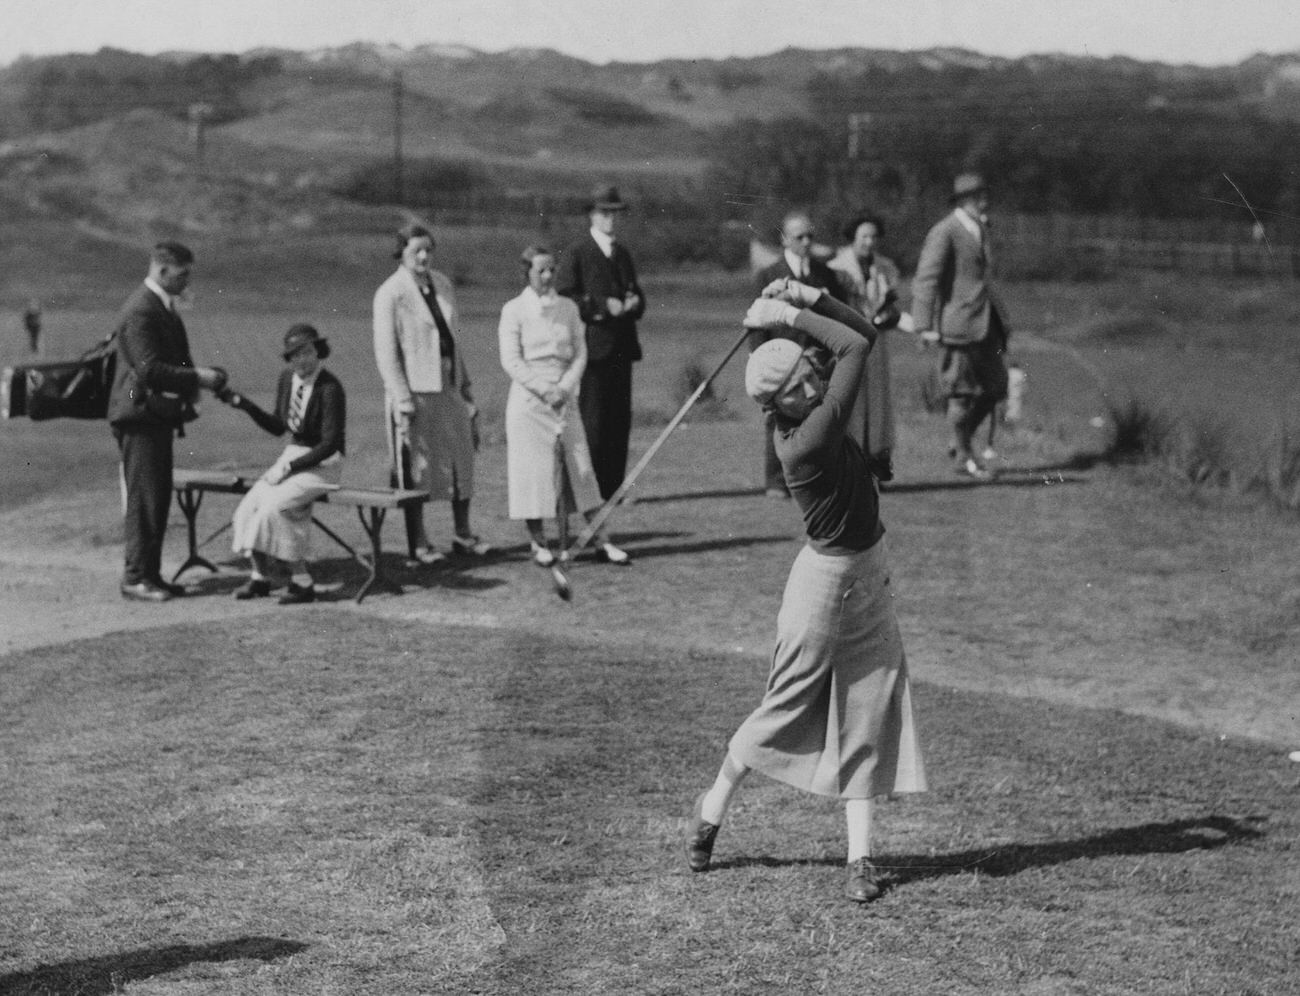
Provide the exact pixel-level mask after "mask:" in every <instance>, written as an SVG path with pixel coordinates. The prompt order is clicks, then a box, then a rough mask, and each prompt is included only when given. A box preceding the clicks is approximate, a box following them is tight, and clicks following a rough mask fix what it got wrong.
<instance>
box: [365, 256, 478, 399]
mask: <svg viewBox="0 0 1300 996" xmlns="http://www.w3.org/2000/svg"><path fill="white" fill-rule="evenodd" d="M430 277H431V279H432V281H433V292H434V296H435V297H436V298H437V299H438V307H439V308H441V309H442V314H443V317H444V318H446V319H447V327H448V328H449V329H451V332H452V336H453V338H454V337H455V335H456V325H457V320H458V318H459V316H458V314H457V312H456V292H455V291H454V290H453V289H452V286H451V281H450V280H449V279H448V278H447V277H446V276H445V275H444V274H441V273H439V272H438V271H437V270H433V271H431V272H430ZM373 318H374V323H373V324H374V334H375V364H376V365H377V366H378V367H379V376H380V377H381V378H382V379H383V381H384V395H385V397H386V399H387V401H388V404H389V407H390V409H391V408H392V407H393V406H394V405H396V404H397V403H399V402H404V401H410V400H411V395H412V393H419V394H427V393H434V394H436V393H438V392H440V391H442V389H443V387H444V385H443V382H442V345H441V341H440V340H439V337H438V326H437V324H436V323H435V322H434V320H433V315H431V314H430V313H429V306H428V305H427V304H425V303H424V297H423V295H422V294H421V293H420V286H419V284H418V283H416V280H415V275H414V274H413V273H412V272H411V271H410V270H408V269H407V268H406V267H404V266H399V267H398V268H397V272H396V273H394V274H393V275H392V276H391V277H389V278H388V279H387V280H385V281H384V282H383V283H382V284H380V285H379V289H378V290H377V291H375V300H374V309H373ZM455 362H456V367H455V380H456V387H457V389H458V390H459V391H460V394H461V396H462V397H463V398H464V399H465V400H466V401H467V402H469V403H471V404H472V403H473V398H472V397H471V395H470V393H469V390H470V383H469V372H468V370H467V369H466V367H465V361H464V358H463V357H462V356H461V350H460V349H457V350H456V357H455Z"/></svg>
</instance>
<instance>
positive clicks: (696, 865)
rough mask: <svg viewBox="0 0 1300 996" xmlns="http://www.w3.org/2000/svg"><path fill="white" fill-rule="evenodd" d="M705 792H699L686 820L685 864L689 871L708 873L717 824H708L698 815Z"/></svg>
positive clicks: (716, 834)
mask: <svg viewBox="0 0 1300 996" xmlns="http://www.w3.org/2000/svg"><path fill="white" fill-rule="evenodd" d="M707 794H708V793H707V792H701V793H700V797H699V798H698V799H696V800H695V805H694V806H693V807H692V808H691V815H690V816H688V817H687V818H686V863H687V864H688V865H690V866H691V871H694V872H702V871H708V868H709V862H710V861H711V860H712V859H713V842H714V841H715V840H716V839H717V837H718V824H716V823H710V822H708V820H706V819H704V817H702V816H701V815H700V808H701V807H702V806H703V804H704V797H705V796H706V795H707Z"/></svg>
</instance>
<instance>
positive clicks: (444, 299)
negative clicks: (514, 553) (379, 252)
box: [373, 224, 492, 565]
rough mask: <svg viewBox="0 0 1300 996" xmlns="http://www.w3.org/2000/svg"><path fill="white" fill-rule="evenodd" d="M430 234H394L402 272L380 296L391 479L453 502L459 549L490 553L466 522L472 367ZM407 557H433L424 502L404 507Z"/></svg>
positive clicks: (474, 411) (377, 330)
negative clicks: (457, 333)
mask: <svg viewBox="0 0 1300 996" xmlns="http://www.w3.org/2000/svg"><path fill="white" fill-rule="evenodd" d="M433 250H434V241H433V234H432V233H431V232H430V231H429V230H428V229H427V228H425V227H424V226H423V225H417V224H410V225H406V226H404V227H403V228H402V229H400V230H399V231H398V233H397V247H396V249H395V250H394V252H393V256H394V257H395V258H396V259H397V260H399V265H398V267H397V270H396V272H394V273H393V275H392V276H391V277H389V278H388V279H387V280H385V281H384V282H383V283H382V284H381V285H380V286H379V289H378V290H377V291H375V299H374V315H373V317H374V340H375V362H376V364H377V365H378V367H379V376H380V377H381V378H382V379H383V381H384V411H385V419H386V421H387V433H386V435H387V437H388V443H389V455H390V457H391V459H392V467H393V470H392V485H393V487H404V488H414V489H416V490H419V491H427V492H429V495H430V496H431V497H432V498H435V499H441V498H445V499H447V500H449V501H450V502H451V512H452V520H453V528H454V530H455V535H454V536H453V537H452V541H451V546H452V550H453V551H454V552H455V553H458V554H461V555H463V556H468V557H484V556H487V554H489V553H490V552H491V551H492V547H490V546H489V545H488V544H487V543H485V542H483V541H482V540H481V539H479V537H478V536H476V535H475V534H474V530H473V529H472V528H471V526H470V516H469V504H470V499H471V498H472V497H473V496H474V455H475V453H476V452H477V450H478V446H479V432H478V408H477V407H475V405H474V395H473V392H472V391H471V389H470V379H469V370H468V369H467V368H466V366H465V358H464V356H463V355H462V351H461V350H460V349H459V348H458V347H457V344H456V337H455V334H454V331H455V329H456V328H457V326H458V323H459V315H458V313H457V311H456V293H455V291H454V290H453V289H452V285H451V280H449V279H448V278H447V276H446V275H445V274H442V273H439V272H438V271H437V270H435V269H433V267H432V266H431V265H430V263H431V261H432V259H433ZM405 516H406V542H407V549H408V552H409V554H410V557H411V560H412V562H414V563H418V564H425V565H428V564H437V563H441V562H443V561H445V560H446V559H447V558H446V555H445V554H443V553H442V552H441V551H438V550H435V549H434V548H433V546H432V545H431V544H430V542H429V534H428V532H427V531H426V530H425V526H424V511H423V508H422V507H420V506H412V507H408V508H406V509H405Z"/></svg>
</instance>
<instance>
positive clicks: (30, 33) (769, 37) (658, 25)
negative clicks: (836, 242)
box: [0, 0, 1300, 65]
mask: <svg viewBox="0 0 1300 996" xmlns="http://www.w3.org/2000/svg"><path fill="white" fill-rule="evenodd" d="M0 14H3V27H2V28H0V63H8V62H11V61H12V60H13V59H15V58H17V57H18V56H20V55H23V54H27V55H45V54H50V53H58V52H93V51H95V50H96V49H99V48H101V47H103V46H105V45H109V46H113V47H115V48H125V49H129V50H131V51H135V52H149V53H153V52H160V51H166V50H187V51H204V52H213V51H215V52H245V51H248V50H249V49H252V48H257V47H261V46H275V47H280V48H290V49H311V48H318V47H323V46H332V45H341V44H346V43H347V42H352V41H373V42H391V43H396V44H399V45H402V46H406V47H409V46H412V45H417V44H423V43H450V44H464V45H469V46H471V47H473V48H477V49H481V50H484V51H489V52H492V51H501V50H503V49H508V48H517V47H541V48H554V49H558V50H559V51H562V52H567V53H569V54H572V55H577V56H581V57H583V58H585V59H588V60H590V61H592V62H609V61H614V60H616V61H624V62H652V61H655V60H658V59H663V58H670V57H681V58H724V57H726V56H730V55H740V56H745V55H762V54H766V53H769V52H775V51H778V50H780V49H782V48H786V47H789V46H795V47H799V48H812V49H825V48H838V47H845V46H852V47H866V48H884V49H923V48H931V47H934V46H960V47H963V48H969V49H974V50H975V51H978V52H983V53H986V54H990V55H1005V56H1019V55H1025V54H1027V53H1033V52H1039V53H1041V52H1066V53H1071V54H1076V55H1092V56H1102V57H1104V56H1111V55H1128V56H1133V57H1135V58H1138V59H1144V60H1157V61H1161V62H1191V63H1197V64H1200V65H1223V64H1231V63H1236V62H1240V61H1241V60H1242V59H1244V58H1247V57H1248V56H1250V55H1253V54H1255V53H1257V52H1267V53H1270V54H1280V53H1289V52H1296V53H1298V54H1300V0H1235V2H1234V0H780V2H776V0H3V3H0Z"/></svg>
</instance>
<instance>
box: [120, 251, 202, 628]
mask: <svg viewBox="0 0 1300 996" xmlns="http://www.w3.org/2000/svg"><path fill="white" fill-rule="evenodd" d="M193 264H194V254H193V253H192V252H191V251H190V250H189V249H188V248H187V247H186V246H183V245H181V244H180V243H179V242H171V241H165V242H159V243H158V244H157V245H155V246H154V247H153V252H152V253H151V254H150V257H149V273H148V276H146V277H145V280H144V283H143V285H141V286H140V287H138V288H137V289H136V291H135V293H133V294H132V295H131V296H130V297H129V298H128V299H127V301H126V304H124V305H123V306H122V310H121V312H120V313H119V315H118V319H117V329H116V337H117V338H116V342H117V368H116V372H115V374H114V377H113V386H112V388H111V390H110V393H109V399H108V423H109V425H110V426H111V427H112V430H113V438H114V440H116V442H117V448H118V451H119V453H120V454H121V457H122V492H123V498H124V501H123V506H124V516H123V527H124V530H123V531H124V535H125V543H124V560H125V567H124V570H123V574H122V584H121V591H122V597H123V598H128V599H133V600H135V601H141V602H165V601H167V600H169V599H171V598H173V597H175V596H177V595H183V594H184V593H185V589H184V588H183V587H181V586H180V585H175V584H169V583H168V582H166V581H164V580H163V577H162V546H163V539H164V537H165V536H166V534H167V516H168V513H169V512H170V511H171V501H172V441H173V439H174V438H175V437H176V436H177V435H184V434H185V431H184V425H185V423H186V422H188V421H190V420H191V419H193V418H195V417H197V414H198V413H197V411H196V409H195V407H194V402H195V401H196V400H197V399H198V394H199V389H200V388H207V389H208V390H210V391H216V390H220V389H221V388H222V387H223V386H224V385H225V383H226V372H225V371H224V370H222V369H221V368H220V367H196V366H195V365H194V360H193V358H192V357H191V356H190V344H189V339H188V337H187V336H186V334H185V323H184V322H182V321H181V318H180V315H178V314H177V313H176V303H177V299H178V298H179V297H180V296H181V295H182V294H184V293H185V289H186V288H187V287H188V286H189V283H190V271H191V268H192V267H193Z"/></svg>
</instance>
